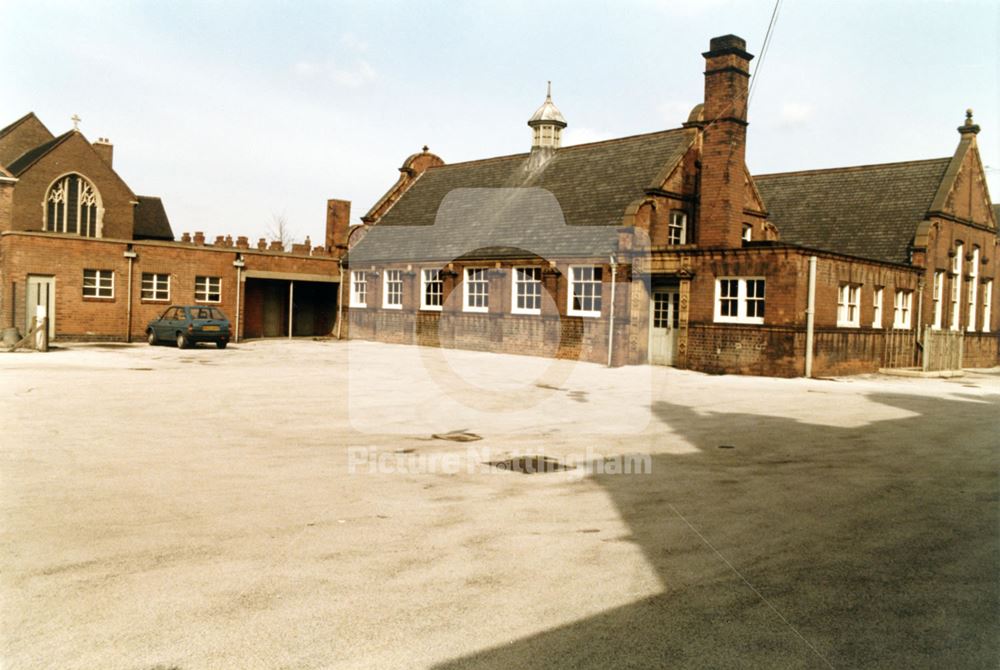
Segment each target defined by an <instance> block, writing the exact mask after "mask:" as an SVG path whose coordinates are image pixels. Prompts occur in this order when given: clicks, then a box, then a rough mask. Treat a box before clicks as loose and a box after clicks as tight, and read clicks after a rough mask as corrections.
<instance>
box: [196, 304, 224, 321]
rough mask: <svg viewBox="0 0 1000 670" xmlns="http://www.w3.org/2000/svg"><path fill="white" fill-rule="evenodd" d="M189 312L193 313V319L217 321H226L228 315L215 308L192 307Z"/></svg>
mask: <svg viewBox="0 0 1000 670" xmlns="http://www.w3.org/2000/svg"><path fill="white" fill-rule="evenodd" d="M188 311H189V312H191V318H192V319H215V320H217V321H225V320H226V315H225V314H223V313H222V312H221V311H220V310H218V309H216V308H214V307H190V308H188Z"/></svg>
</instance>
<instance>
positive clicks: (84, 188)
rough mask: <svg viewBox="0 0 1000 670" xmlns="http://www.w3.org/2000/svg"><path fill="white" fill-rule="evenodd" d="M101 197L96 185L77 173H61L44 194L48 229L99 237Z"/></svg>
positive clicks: (55, 231)
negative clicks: (63, 174) (64, 174)
mask: <svg viewBox="0 0 1000 670" xmlns="http://www.w3.org/2000/svg"><path fill="white" fill-rule="evenodd" d="M100 214H101V199H100V195H99V194H98V192H97V189H95V188H94V185H93V184H91V183H90V182H89V181H87V180H86V179H85V178H83V177H81V176H80V175H78V174H69V175H66V176H65V177H61V178H60V179H58V180H57V181H56V182H54V183H53V184H52V186H50V187H49V191H48V193H47V194H46V196H45V230H47V231H49V232H53V233H72V234H74V235H80V236H81V237H100V236H101V235H100V233H101V231H100V221H99V217H100Z"/></svg>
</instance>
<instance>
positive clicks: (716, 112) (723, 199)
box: [696, 35, 753, 248]
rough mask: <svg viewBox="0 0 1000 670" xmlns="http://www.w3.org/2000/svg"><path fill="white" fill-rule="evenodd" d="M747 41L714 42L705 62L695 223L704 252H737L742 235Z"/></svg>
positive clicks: (728, 37) (732, 38)
mask: <svg viewBox="0 0 1000 670" xmlns="http://www.w3.org/2000/svg"><path fill="white" fill-rule="evenodd" d="M746 45H747V44H746V41H744V40H743V39H742V38H739V37H737V36H735V35H725V36H724V37H714V38H712V40H711V42H710V43H709V50H708V51H706V52H705V53H703V54H702V55H703V56H704V57H705V107H704V123H705V130H704V134H703V136H702V149H701V186H700V195H699V200H700V203H701V207H700V217H699V221H698V228H697V233H696V234H697V242H698V244H699V245H700V246H703V247H723V248H738V247H740V246H742V234H743V227H742V223H743V199H744V183H743V167H744V163H745V157H746V138H747V95H748V93H749V90H750V85H749V84H750V60H751V59H752V58H753V56H751V55H750V54H749V53H747V52H746Z"/></svg>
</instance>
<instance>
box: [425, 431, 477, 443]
mask: <svg viewBox="0 0 1000 670" xmlns="http://www.w3.org/2000/svg"><path fill="white" fill-rule="evenodd" d="M431 437H433V438H434V439H435V440H451V441H452V442H475V441H476V440H481V439H483V438H482V437H481V436H479V435H476V434H475V433H470V432H469V431H467V430H465V429H464V428H463V429H462V430H453V431H451V432H450V433H434V434H433V435H431Z"/></svg>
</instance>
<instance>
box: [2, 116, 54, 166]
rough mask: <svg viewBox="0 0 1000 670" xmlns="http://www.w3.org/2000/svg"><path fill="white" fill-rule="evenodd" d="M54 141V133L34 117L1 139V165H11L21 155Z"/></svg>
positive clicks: (30, 117)
mask: <svg viewBox="0 0 1000 670" xmlns="http://www.w3.org/2000/svg"><path fill="white" fill-rule="evenodd" d="M51 139H52V133H50V132H49V130H48V129H47V128H46V127H45V126H44V125H43V124H42V122H41V121H39V120H38V118H37V117H35V116H34V115H31V116H29V117H28V118H27V119H25V120H24V121H22V122H21V123H20V124H18V126H17V128H14V129H13V130H11V131H10V132H9V133H7V134H6V135H4V136H3V137H0V165H10V164H11V163H12V162H14V160H15V159H16V158H19V157H20V156H21V154H23V153H24V152H26V151H28V150H29V149H34V148H35V147H37V146H38V145H39V144H44V143H45V142H48V141H49V140H51Z"/></svg>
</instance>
